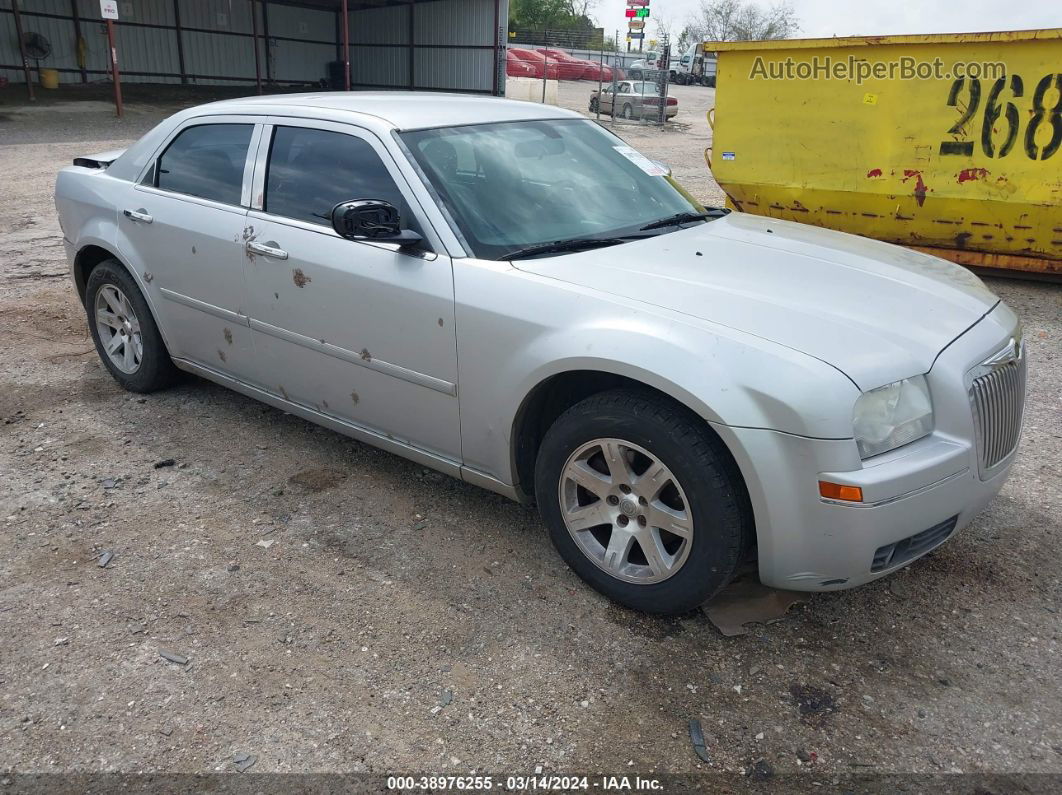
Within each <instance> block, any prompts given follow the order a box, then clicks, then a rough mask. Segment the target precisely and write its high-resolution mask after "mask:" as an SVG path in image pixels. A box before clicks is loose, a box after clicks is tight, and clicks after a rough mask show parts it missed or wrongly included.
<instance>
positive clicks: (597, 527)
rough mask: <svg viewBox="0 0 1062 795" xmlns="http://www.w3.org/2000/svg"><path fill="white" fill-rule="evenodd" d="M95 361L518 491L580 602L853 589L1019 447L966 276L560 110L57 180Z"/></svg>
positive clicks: (999, 310) (401, 124)
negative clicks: (760, 588)
mask: <svg viewBox="0 0 1062 795" xmlns="http://www.w3.org/2000/svg"><path fill="white" fill-rule="evenodd" d="M56 205H57V207H58V211H59V217H60V220H61V224H62V228H63V234H64V237H65V244H66V247H67V251H68V254H69V258H70V263H71V267H72V271H73V282H74V285H75V287H76V289H77V292H78V295H79V296H80V298H81V300H82V302H83V304H84V307H85V310H86V313H87V318H88V327H89V329H90V330H91V334H92V336H93V339H94V340H95V344H96V347H97V349H98V351H99V355H100V358H101V359H102V361H103V364H104V365H105V366H106V367H107V369H108V370H109V371H110V372H111V374H112V375H113V376H114V378H115V379H116V380H117V381H118V382H119V383H120V384H121V385H123V386H124V387H125V388H127V389H130V390H133V391H136V392H150V391H152V390H157V389H160V388H162V387H165V386H166V385H168V384H171V383H172V382H173V381H174V379H175V377H176V376H177V375H178V371H187V372H191V373H194V374H197V375H199V376H202V377H203V378H207V379H210V380H212V381H215V382H217V383H219V384H223V385H225V386H227V387H230V388H232V389H234V390H236V391H238V392H242V393H244V394H246V395H250V396H253V397H255V398H257V399H259V400H262V401H264V402H266V403H269V404H272V405H274V406H277V407H280V408H282V409H284V410H285V411H288V412H291V413H293V414H296V415H299V416H301V417H304V418H306V419H308V420H310V421H312V422H316V423H320V424H321V425H324V426H327V427H329V428H332V429H334V430H336V431H338V432H340V433H344V434H347V435H349V436H351V437H354V438H356V439H359V440H362V441H364V442H368V443H369V444H373V445H376V446H378V447H381V448H383V449H386V450H390V451H392V452H394V453H397V454H399V455H402V456H405V457H407V458H410V459H413V460H414V461H416V462H419V463H420V464H423V465H426V466H430V467H434V468H435V469H437V470H440V471H442V472H445V473H448V474H450V475H453V476H455V477H458V478H462V479H464V480H466V481H468V482H470V483H473V484H476V485H478V486H482V487H485V488H487V489H491V490H493V491H496V492H500V493H501V494H504V495H507V496H509V497H511V498H514V499H520V500H529V501H530V500H534V501H535V502H536V503H537V505H538V508H539V510H540V511H541V514H542V517H543V519H544V521H545V524H546V525H547V527H548V529H549V534H550V536H551V538H552V541H553V543H554V544H555V545H556V547H557V550H558V551H559V553H560V555H561V557H562V558H563V559H564V561H565V562H567V563H568V565H570V566H571V567H572V568H573V569H574V570H575V571H576V572H577V573H578V574H579V575H580V576H581V577H582V578H583V579H584V580H586V581H587V582H588V583H589V584H590V585H592V586H593V587H594V588H596V589H598V590H600V591H601V592H602V593H604V594H606V595H608V596H609V597H611V598H612V599H615V600H617V601H618V602H621V603H623V604H626V605H629V606H632V607H634V608H638V609H641V610H646V611H651V612H658V613H677V612H682V611H686V610H689V609H691V608H693V607H695V606H697V605H699V604H701V603H702V602H704V601H705V600H707V599H708V598H710V597H711V596H712V595H713V594H714V593H715V592H716V591H718V589H719V588H720V587H722V586H723V585H724V584H725V583H726V582H727V580H728V579H729V578H731V577H732V576H733V574H734V572H735V570H736V569H737V568H738V567H739V566H740V565H742V564H744V563H746V562H748V561H751V560H756V561H757V565H758V568H759V575H760V578H761V580H762V581H763V582H764V583H766V584H768V585H772V586H777V587H781V588H790V589H800V590H832V589H841V588H848V587H852V586H855V585H859V584H861V583H865V582H868V581H870V580H873V579H875V578H878V577H881V576H884V575H886V574H888V573H889V572H891V571H894V570H896V569H897V568H898V567H901V566H904V565H906V564H908V563H909V562H910V561H912V560H913V559H915V558H917V557H918V556H920V555H923V554H924V553H926V552H927V551H929V550H930V549H933V548H934V547H936V546H937V545H939V544H941V543H942V542H944V541H945V540H946V539H947V538H948V537H949V536H951V535H953V534H955V533H956V532H958V531H959V530H961V529H962V528H963V527H964V526H966V525H967V524H969V523H970V521H971V520H972V519H973V518H974V517H975V516H976V515H977V513H978V512H979V511H980V510H981V509H982V508H984V506H985V505H986V503H988V501H989V500H991V499H992V497H993V496H994V495H995V494H996V493H997V492H998V491H999V489H1000V487H1001V485H1002V484H1003V481H1004V479H1005V478H1006V476H1007V471H1008V469H1009V468H1010V465H1011V462H1012V460H1013V458H1014V455H1015V449H1016V447H1017V443H1018V438H1019V436H1020V433H1021V423H1022V408H1023V398H1024V391H1025V366H1026V365H1025V354H1024V348H1023V345H1022V337H1021V327H1020V324H1019V322H1018V319H1017V318H1016V317H1015V315H1014V313H1013V312H1012V311H1011V310H1010V309H1009V308H1007V307H1006V306H1005V305H1004V304H1003V303H1001V302H1000V301H999V299H998V298H996V297H995V296H994V295H993V294H992V293H991V292H989V291H988V290H987V289H986V288H985V286H984V285H983V284H982V283H981V281H980V280H979V279H977V278H976V277H974V276H972V275H971V274H969V273H968V272H966V271H964V270H963V269H961V268H959V267H958V266H955V265H952V264H950V263H947V262H944V261H942V260H939V259H936V258H933V257H930V256H927V255H925V254H921V253H916V252H914V251H910V250H907V249H903V248H898V247H895V246H891V245H887V244H884V243H879V242H874V241H870V240H865V239H862V238H859V237H854V236H851V235H846V234H840V233H836V232H830V231H826V230H822V229H817V228H813V227H810V226H804V225H801V224H794V223H787V222H783V221H776V220H772V219H769V218H762V217H755V216H749V215H746V214H741V213H730V214H727V213H725V212H723V211H718V210H715V211H713V210H706V209H705V208H704V207H702V206H701V205H700V204H698V203H697V201H696V200H694V199H693V198H692V197H691V196H690V194H689V193H687V192H686V191H685V190H683V189H682V188H681V187H680V186H679V185H678V184H677V183H676V182H675V181H674V180H673V179H672V178H671V176H670V175H669V173H668V172H667V170H666V169H665V168H663V167H662V166H661V165H660V164H658V163H656V162H654V161H652V160H650V159H648V158H647V157H645V156H643V155H642V154H640V153H639V152H637V151H636V150H635V149H633V148H631V147H630V146H627V145H626V144H624V142H623V141H622V140H620V139H618V138H617V137H616V136H614V135H613V134H612V133H610V132H609V131H607V130H605V129H603V128H602V127H600V126H598V125H597V124H595V123H594V122H592V121H590V120H587V119H585V118H583V117H581V116H580V115H578V114H576V113H572V112H568V111H564V110H560V109H558V108H554V107H547V106H541V105H535V104H529V103H522V102H512V101H507V100H502V99H492V98H486V97H478V98H477V97H471V96H449V95H440V94H424V95H417V94H411V93H357V94H344V93H333V94H307V95H287V96H276V97H259V98H253V99H239V100H231V101H225V102H219V103H215V104H210V105H204V106H201V107H197V108H192V109H190V110H186V111H183V112H181V113H178V114H177V115H175V116H173V117H171V118H169V119H167V120H166V121H164V122H162V123H161V124H159V125H158V126H157V127H156V128H155V129H154V130H152V131H151V132H149V133H148V134H147V135H145V136H144V137H143V138H142V139H140V140H139V141H138V142H137V143H135V144H134V145H133V146H131V147H130V148H129V149H127V150H125V151H124V152H110V153H104V154H100V155H92V156H86V157H80V158H77V159H76V160H75V161H74V165H73V166H70V167H67V168H65V169H64V170H63V171H62V172H61V173H60V175H59V179H58V183H57V185H56Z"/></svg>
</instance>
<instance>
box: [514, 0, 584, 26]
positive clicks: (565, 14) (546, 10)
mask: <svg viewBox="0 0 1062 795" xmlns="http://www.w3.org/2000/svg"><path fill="white" fill-rule="evenodd" d="M570 19H571V12H570V11H569V5H568V0H512V2H511V3H510V5H509V27H510V28H517V27H520V28H533V29H540V30H544V29H546V28H554V29H555V28H564V27H568V25H566V24H565V23H566V22H568V21H569V20H570Z"/></svg>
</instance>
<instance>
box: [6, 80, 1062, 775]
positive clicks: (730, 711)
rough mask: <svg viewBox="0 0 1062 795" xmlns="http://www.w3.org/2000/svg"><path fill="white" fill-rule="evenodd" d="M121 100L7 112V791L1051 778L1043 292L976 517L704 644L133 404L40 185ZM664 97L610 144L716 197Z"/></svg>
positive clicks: (277, 416)
mask: <svg viewBox="0 0 1062 795" xmlns="http://www.w3.org/2000/svg"><path fill="white" fill-rule="evenodd" d="M128 93H129V105H128V113H127V117H126V119H125V120H124V121H117V120H115V119H114V118H113V117H112V115H111V110H110V109H109V107H108V105H107V104H106V102H105V95H101V96H100V97H99V98H98V99H99V101H85V102H77V103H74V102H69V101H65V100H64V101H59V100H52V101H50V102H45V103H43V104H42V105H41V106H40V107H37V108H33V109H26V108H25V107H24V106H22V105H20V104H19V103H20V101H21V100H20V96H19V94H18V87H17V86H12V87H9V88H8V89H6V90H0V185H2V186H4V187H3V192H4V196H5V199H6V200H5V201H4V202H3V204H2V205H0V251H2V252H3V255H2V257H0V346H2V350H3V356H4V362H5V365H4V368H3V373H2V375H0V379H2V383H0V472H2V474H3V482H4V488H3V490H2V491H0V526H2V527H3V529H4V536H3V537H4V545H3V549H2V551H0V630H2V632H3V636H4V642H3V644H2V645H0V749H2V750H0V769H2V770H3V771H10V770H17V771H22V772H31V771H32V772H63V771H74V770H79V771H98V770H103V771H125V772H138V771H156V772H175V771H180V772H209V771H214V770H225V771H229V770H233V769H234V764H233V758H234V754H237V753H249V754H253V755H254V756H255V757H256V758H257V763H256V766H255V768H254V770H255V771H256V772H257V771H304V772H305V771H371V772H375V773H386V772H396V771H400V772H409V771H430V772H438V773H442V772H447V773H467V772H469V771H471V770H477V771H489V772H495V773H510V772H521V773H531V772H533V771H534V770H535V769H536V767H537V766H541V767H542V768H543V769H544V770H545V771H547V772H560V773H564V772H568V773H573V772H583V773H589V772H594V771H604V772H615V773H632V772H638V773H642V774H646V773H650V772H656V773H660V772H665V771H666V772H671V773H679V774H695V773H698V772H706V771H717V772H719V771H729V772H731V773H732V774H737V773H740V772H741V771H745V770H748V769H751V768H752V766H753V765H754V764H755V763H757V762H758V761H759V760H763V761H762V762H761V763H760V765H759V767H758V770H759V775H762V776H766V775H769V774H770V771H774V773H775V774H777V775H781V774H794V775H799V776H802V777H806V780H807V781H810V780H812V779H814V780H816V781H817V780H823V781H830V780H832V779H834V778H837V777H844V776H847V775H850V774H853V773H860V774H865V773H867V772H874V773H886V772H888V773H911V772H919V773H943V772H965V773H1017V772H1029V773H1055V774H1057V773H1062V695H1060V690H1059V687H1058V682H1059V674H1060V665H1059V654H1058V651H1059V649H1058V643H1059V614H1058V611H1059V608H1060V605H1062V600H1060V592H1062V588H1060V576H1062V557H1060V555H1059V547H1060V543H1062V538H1060V535H1062V519H1060V517H1062V474H1060V471H1062V350H1060V344H1059V341H1060V340H1062V286H1060V285H1050V284H1041V283H1029V282H1020V281H1007V280H998V279H993V280H991V281H990V284H991V287H992V288H993V289H995V290H996V291H997V292H998V293H999V294H1000V295H1002V296H1003V298H1004V299H1005V300H1006V301H1007V302H1008V303H1010V305H1011V306H1013V307H1014V308H1015V310H1016V311H1017V312H1018V313H1019V314H1020V315H1021V316H1022V318H1023V319H1024V321H1025V324H1026V330H1027V337H1028V340H1029V353H1030V358H1031V360H1032V369H1031V374H1030V393H1029V399H1028V415H1027V423H1026V432H1025V438H1024V442H1023V445H1022V449H1021V453H1020V455H1019V458H1018V461H1017V464H1016V466H1015V468H1014V471H1013V474H1012V475H1011V478H1010V482H1009V483H1008V484H1007V485H1006V487H1005V488H1004V490H1003V492H1002V493H1001V494H1000V496H999V497H998V498H997V499H996V500H995V501H994V502H993V503H992V505H991V506H990V507H989V508H988V510H987V511H985V513H984V514H983V515H982V516H981V517H980V518H979V519H978V520H977V521H976V522H975V523H974V525H973V526H972V527H970V528H969V529H968V530H967V531H965V532H964V533H962V534H961V535H960V536H958V537H957V538H955V539H954V540H953V541H951V542H950V543H948V544H946V545H945V546H944V547H942V548H941V549H939V550H937V551H936V552H934V553H932V554H931V555H929V556H928V557H926V558H924V559H923V560H921V561H918V562H917V563H916V564H915V565H913V566H911V567H910V568H909V569H906V570H904V571H902V572H900V573H898V574H897V575H896V576H893V577H891V578H889V579H887V580H884V581H879V582H877V583H874V584H871V585H869V586H866V587H863V588H860V589H857V590H854V591H848V592H840V593H833V594H828V595H815V596H812V597H811V598H810V599H809V600H808V602H807V603H806V604H804V605H800V606H797V607H794V608H793V609H791V610H790V612H789V613H788V615H787V616H786V617H785V619H784V620H782V621H780V622H778V623H773V624H770V625H766V626H763V625H756V626H754V628H753V630H752V631H751V632H750V633H749V634H747V635H744V636H740V637H736V638H724V637H722V636H721V635H720V634H719V633H718V631H717V630H716V629H715V628H714V627H713V626H712V625H711V624H710V623H709V622H708V621H707V619H706V618H705V616H704V614H703V613H702V612H698V613H696V614H693V615H690V616H687V617H684V618H680V619H674V620H660V619H655V618H648V617H645V616H642V615H638V614H635V613H632V612H628V611H626V610H624V609H620V608H617V607H615V606H613V605H611V604H609V603H608V602H606V601H605V600H604V599H603V598H601V597H599V596H598V595H596V594H595V593H594V592H592V591H591V590H589V589H588V588H587V587H585V586H583V585H582V584H581V583H580V581H579V580H578V579H577V578H576V577H575V576H574V575H573V574H572V573H571V572H570V571H569V570H567V569H566V567H565V566H564V565H563V564H562V563H561V561H560V560H559V558H558V557H557V555H556V554H555V553H554V552H553V550H552V548H551V547H550V545H549V543H548V541H547V539H546V536H545V534H544V531H543V529H542V527H541V525H540V523H539V521H538V519H537V517H536V515H535V514H534V513H533V512H532V511H531V510H529V509H527V508H524V507H521V506H518V505H515V504H511V503H509V502H507V501H505V500H503V499H501V498H499V497H497V496H493V495H491V494H489V493H487V492H484V491H480V490H478V489H476V488H473V487H471V486H468V485H465V484H463V483H460V482H457V481H454V480H450V479H448V478H445V477H443V476H441V475H436V474H434V473H430V472H428V471H426V470H423V469H422V468H420V467H418V466H415V465H413V464H411V463H409V462H407V461H405V460H402V459H400V458H397V457H394V456H392V455H389V454H386V453H383V452H379V451H377V450H375V449H373V448H370V447H367V446H364V445H361V444H358V443H355V442H352V441H350V440H348V439H346V438H343V437H341V436H338V435H336V434H334V433H331V432H329V431H326V430H323V429H321V428H318V427H315V426H313V425H310V424H309V423H306V422H303V421H302V420H299V419H296V418H294V417H292V416H290V415H286V414H284V413H282V412H280V411H277V410H274V409H272V408H269V407H266V406H263V405H260V404H258V403H255V402H253V401H251V400H249V399H246V398H244V397H241V396H239V395H236V394H234V393H231V392H227V391H225V390H223V389H221V388H219V387H217V386H214V385H211V384H208V383H205V382H202V381H197V380H194V379H190V380H188V381H187V382H186V383H184V384H183V385H181V386H180V387H178V388H176V389H173V390H171V391H168V392H165V393H160V394H155V395H150V396H146V397H145V396H134V395H130V394H127V393H125V392H122V391H121V390H120V389H119V388H118V387H117V386H116V384H115V383H114V382H113V381H112V380H111V378H110V377H109V376H108V375H107V373H106V372H105V370H104V369H103V368H102V366H101V365H100V364H99V362H98V361H97V358H96V355H95V353H94V352H93V351H92V349H91V348H92V346H91V342H90V341H89V337H88V334H87V330H86V326H85V318H84V314H83V310H82V309H81V307H80V305H79V304H78V302H77V300H76V298H75V297H74V293H73V291H72V289H71V287H70V284H69V283H68V281H67V277H66V264H65V262H64V260H63V251H62V247H61V245H60V230H59V228H58V225H57V222H56V219H55V214H54V210H53V206H52V188H53V184H54V178H55V174H56V171H57V170H58V169H59V168H60V167H62V166H63V165H65V164H67V163H69V162H70V159H71V157H72V156H74V155H75V154H79V153H87V152H94V151H99V150H103V149H109V148H113V147H120V146H124V145H127V144H128V143H129V142H130V141H131V140H133V139H134V138H135V137H137V136H138V135H139V134H141V133H142V132H143V131H144V130H146V129H147V128H148V127H150V126H151V125H152V124H153V123H154V122H155V121H156V120H158V119H159V118H161V117H163V116H165V115H166V114H168V113H170V112H172V111H173V110H175V109H176V108H177V102H176V101H173V100H174V96H173V95H171V96H169V97H166V96H163V95H153V94H148V93H147V91H146V90H145V89H140V90H139V91H137V90H136V89H135V87H134V88H131V89H130V90H129V92H128ZM676 94H677V95H678V96H679V99H680V103H681V104H680V107H681V108H682V115H681V116H680V117H679V118H678V119H677V120H676V121H675V122H672V123H669V126H668V129H667V130H666V131H658V130H655V129H652V128H644V127H640V126H636V127H631V128H630V129H626V128H625V129H624V130H623V131H621V134H624V135H625V137H627V138H628V139H629V140H631V141H632V143H633V144H634V145H635V146H637V147H639V148H640V149H641V150H642V151H644V152H646V153H647V154H650V155H652V156H654V157H658V158H659V159H661V160H665V161H667V162H668V163H670V164H671V165H672V166H673V167H674V169H675V173H676V175H677V176H678V177H679V178H680V180H682V181H683V182H685V183H686V184H688V186H690V187H691V189H692V190H693V191H694V192H695V193H696V194H697V195H698V196H700V197H702V198H703V199H705V200H706V201H711V200H713V199H715V198H717V197H718V188H717V187H716V186H715V185H714V183H712V182H711V179H710V177H709V176H708V174H707V171H706V169H705V167H704V164H703V160H702V159H701V158H702V154H701V153H702V150H703V149H704V147H705V146H706V145H707V143H708V131H707V128H706V126H705V125H704V123H703V118H704V116H703V114H704V111H705V110H706V109H707V107H708V104H709V103H710V101H711V99H710V98H711V92H710V90H708V89H700V88H677V89H676ZM588 95H589V86H588V85H585V84H583V85H576V86H565V87H564V90H563V91H562V101H564V102H566V103H568V104H571V105H572V106H573V107H579V108H585V101H586V98H587V97H588ZM148 99H153V100H154V101H152V102H149V101H148ZM104 552H106V553H109V554H111V555H113V557H111V558H110V561H109V563H108V565H107V566H106V567H101V565H99V564H100V563H101V562H102V561H101V560H100V555H101V553H104ZM160 650H167V651H168V652H172V653H173V655H172V656H176V657H177V659H178V662H172V661H168V660H167V659H165V658H163V657H162V656H161V655H160ZM180 660H186V661H185V662H184V663H183V664H182V662H180ZM691 718H698V719H699V720H700V721H701V723H702V724H703V726H704V731H705V735H706V745H707V750H708V755H709V757H710V759H711V761H710V762H708V763H705V762H702V761H701V760H700V759H699V758H698V757H697V756H696V755H695V754H694V753H693V750H692V749H691V746H690V741H689V738H688V735H687V725H688V721H689V720H690V719H691Z"/></svg>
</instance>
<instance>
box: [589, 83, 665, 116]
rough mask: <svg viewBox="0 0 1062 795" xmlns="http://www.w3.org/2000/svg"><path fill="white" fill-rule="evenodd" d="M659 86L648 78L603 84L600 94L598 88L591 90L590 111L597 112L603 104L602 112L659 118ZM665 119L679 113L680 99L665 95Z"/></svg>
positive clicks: (612, 114) (613, 114)
mask: <svg viewBox="0 0 1062 795" xmlns="http://www.w3.org/2000/svg"><path fill="white" fill-rule="evenodd" d="M659 90H660V89H659V86H657V84H656V83H651V82H649V81H648V80H645V81H639V80H634V81H632V80H623V81H620V82H619V83H617V84H616V90H615V91H613V90H612V86H603V87H602V88H601V93H600V95H599V94H598V92H597V90H596V89H595V90H594V91H591V92H590V112H591V113H596V112H597V107H598V105H599V104H600V105H601V112H602V113H608V114H609V115H611V116H620V117H622V118H624V119H657V118H659V116H660V101H661V97H660V95H659V93H658V92H659ZM664 99H665V101H666V105H665V117H664V118H665V121H666V120H667V119H670V118H672V117H673V116H674V115H675V114H677V113H678V99H677V98H675V97H665V98H664Z"/></svg>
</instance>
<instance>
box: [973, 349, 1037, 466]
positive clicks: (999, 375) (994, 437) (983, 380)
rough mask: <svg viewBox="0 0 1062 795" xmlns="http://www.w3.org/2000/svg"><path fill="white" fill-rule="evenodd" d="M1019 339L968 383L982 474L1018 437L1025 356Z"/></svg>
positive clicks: (994, 463) (982, 367) (980, 368)
mask: <svg viewBox="0 0 1062 795" xmlns="http://www.w3.org/2000/svg"><path fill="white" fill-rule="evenodd" d="M1023 354H1024V349H1023V346H1022V345H1021V342H1020V341H1018V342H1014V343H1012V344H1011V345H1010V346H1008V348H1007V349H1006V350H1004V351H1003V352H1001V353H1000V354H997V355H996V356H993V357H992V358H991V359H989V360H988V361H986V362H985V363H983V364H982V365H981V366H980V367H978V368H977V372H978V373H980V374H979V375H977V377H975V378H974V380H973V382H972V384H971V385H970V402H971V403H972V404H973V410H974V422H975V424H976V427H977V447H978V453H979V454H980V470H981V475H982V477H984V476H986V475H990V474H991V470H992V469H993V468H994V467H995V466H997V465H998V464H1000V463H1001V462H1002V461H1003V460H1004V459H1006V458H1007V457H1008V456H1009V455H1010V454H1011V453H1012V452H1014V448H1015V447H1016V446H1017V444H1018V437H1019V436H1021V422H1022V413H1023V410H1024V407H1025V356H1024V355H1023Z"/></svg>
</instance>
